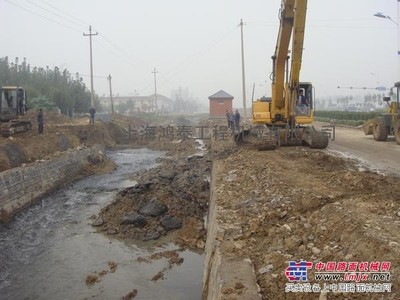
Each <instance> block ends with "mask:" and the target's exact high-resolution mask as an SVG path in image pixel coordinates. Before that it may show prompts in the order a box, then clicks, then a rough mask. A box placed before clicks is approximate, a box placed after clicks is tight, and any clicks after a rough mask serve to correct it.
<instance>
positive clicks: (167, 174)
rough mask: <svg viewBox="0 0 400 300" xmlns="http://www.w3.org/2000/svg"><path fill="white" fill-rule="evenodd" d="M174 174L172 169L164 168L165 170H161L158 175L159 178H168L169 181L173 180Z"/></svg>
mask: <svg viewBox="0 0 400 300" xmlns="http://www.w3.org/2000/svg"><path fill="white" fill-rule="evenodd" d="M175 175H176V174H175V171H173V170H165V171H163V172H161V173H160V174H159V176H160V177H161V178H163V179H167V180H170V181H172V180H174V178H175Z"/></svg>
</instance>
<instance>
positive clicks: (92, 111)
mask: <svg viewBox="0 0 400 300" xmlns="http://www.w3.org/2000/svg"><path fill="white" fill-rule="evenodd" d="M89 113H90V122H89V124H94V114H95V113H96V109H95V108H94V107H92V108H91V109H90V110H89Z"/></svg>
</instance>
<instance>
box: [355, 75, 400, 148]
mask: <svg viewBox="0 0 400 300" xmlns="http://www.w3.org/2000/svg"><path fill="white" fill-rule="evenodd" d="M394 88H395V89H396V95H394V93H393V88H392V89H391V93H390V94H391V96H395V99H394V100H393V101H391V99H392V98H391V97H384V98H383V101H385V102H386V103H387V104H388V106H389V107H388V110H387V112H386V113H383V114H382V115H381V116H380V117H377V118H375V119H371V120H368V121H367V122H365V124H364V125H363V130H364V133H365V135H371V134H372V135H373V136H374V139H375V140H376V141H386V140H387V138H388V136H389V135H394V138H395V140H396V142H397V144H399V145H400V82H396V83H395V84H394ZM389 102H390V103H389Z"/></svg>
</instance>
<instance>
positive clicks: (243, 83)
mask: <svg viewBox="0 0 400 300" xmlns="http://www.w3.org/2000/svg"><path fill="white" fill-rule="evenodd" d="M240 36H241V41H242V43H241V44H242V90H243V116H244V120H247V109H246V79H245V75H244V46H243V20H242V19H240Z"/></svg>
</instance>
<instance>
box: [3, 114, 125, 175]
mask: <svg viewBox="0 0 400 300" xmlns="http://www.w3.org/2000/svg"><path fill="white" fill-rule="evenodd" d="M44 117H45V124H44V133H43V134H38V132H37V126H36V125H35V124H36V121H35V118H36V114H35V112H33V111H30V112H28V114H27V115H25V116H24V117H23V119H25V120H31V121H32V123H33V130H32V131H30V132H24V133H19V134H16V135H13V136H11V137H8V138H4V137H1V136H0V172H2V171H5V170H8V169H10V168H14V167H18V166H21V165H22V164H24V163H32V162H35V161H36V160H39V159H47V158H49V157H52V156H53V155H57V154H58V153H60V152H62V151H66V150H68V149H72V148H76V147H78V146H87V147H90V146H93V145H94V144H104V145H105V146H106V147H109V148H112V147H114V146H115V145H116V143H117V139H119V140H123V138H120V137H121V136H122V137H125V135H124V133H123V132H122V131H121V130H120V128H119V127H118V126H116V125H115V124H113V123H104V122H101V121H96V122H95V124H94V125H91V126H90V125H89V122H88V119H86V118H77V119H76V118H74V119H72V118H69V117H67V116H64V115H61V114H57V113H56V112H48V111H45V112H44Z"/></svg>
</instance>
